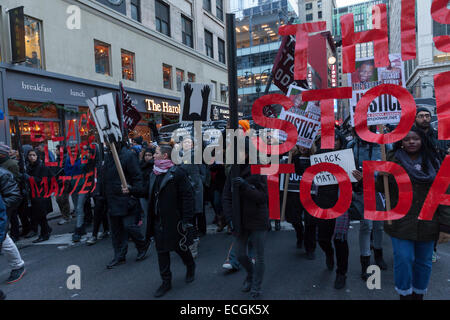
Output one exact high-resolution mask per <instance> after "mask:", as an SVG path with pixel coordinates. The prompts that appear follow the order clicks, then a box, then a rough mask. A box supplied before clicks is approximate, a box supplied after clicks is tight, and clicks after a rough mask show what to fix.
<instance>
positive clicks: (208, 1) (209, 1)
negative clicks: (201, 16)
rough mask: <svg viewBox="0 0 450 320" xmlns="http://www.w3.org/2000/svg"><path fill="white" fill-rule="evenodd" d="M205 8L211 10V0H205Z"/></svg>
mask: <svg viewBox="0 0 450 320" xmlns="http://www.w3.org/2000/svg"><path fill="white" fill-rule="evenodd" d="M203 9H205V10H206V11H208V12H211V0H203Z"/></svg>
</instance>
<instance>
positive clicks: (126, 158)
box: [104, 143, 150, 269]
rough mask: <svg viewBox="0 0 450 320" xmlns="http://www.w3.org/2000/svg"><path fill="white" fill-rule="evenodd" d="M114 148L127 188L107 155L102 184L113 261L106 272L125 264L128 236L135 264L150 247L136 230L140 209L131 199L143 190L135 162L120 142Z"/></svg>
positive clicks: (136, 162)
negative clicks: (109, 225)
mask: <svg viewBox="0 0 450 320" xmlns="http://www.w3.org/2000/svg"><path fill="white" fill-rule="evenodd" d="M116 149H117V150H118V151H117V152H118V154H119V159H120V163H121V166H122V169H123V173H124V175H125V179H126V181H127V184H128V186H127V188H124V186H122V184H121V181H120V177H119V172H118V170H117V168H116V165H115V163H114V159H113V155H112V153H111V152H108V154H107V155H106V158H105V172H104V174H105V175H104V183H105V195H106V206H107V208H108V216H109V218H110V222H111V236H112V243H113V247H114V258H113V259H112V260H111V262H110V263H109V264H108V265H107V268H108V269H112V268H113V267H115V266H118V265H121V264H124V263H125V261H126V254H127V250H128V237H131V239H132V240H133V242H134V244H135V246H136V249H137V251H138V254H137V257H136V261H142V260H144V259H145V257H146V254H147V250H148V247H149V246H150V243H149V242H146V241H145V238H144V235H143V234H142V233H141V230H140V228H139V225H138V222H139V220H140V219H141V218H140V214H141V208H140V205H139V201H138V199H137V198H136V197H134V196H133V194H134V193H138V194H142V193H143V187H144V186H143V180H142V172H141V169H140V168H139V162H138V159H137V157H136V156H135V155H134V154H133V151H131V150H128V149H127V147H126V146H125V145H124V144H122V143H116Z"/></svg>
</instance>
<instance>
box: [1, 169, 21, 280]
mask: <svg viewBox="0 0 450 320" xmlns="http://www.w3.org/2000/svg"><path fill="white" fill-rule="evenodd" d="M0 196H1V198H2V201H3V203H4V205H5V207H6V213H7V216H10V213H11V212H14V211H15V210H16V209H17V206H18V205H19V204H20V201H21V200H22V197H21V194H20V190H19V186H18V185H17V183H16V181H15V180H14V176H13V175H12V173H10V172H9V171H7V170H5V169H3V168H0ZM5 228H6V230H5V232H6V231H7V228H8V225H6V226H5ZM0 240H1V237H0ZM1 242H3V243H2V246H1V249H2V251H1V252H3V253H4V254H5V256H6V259H7V260H8V263H9V266H10V268H11V273H10V275H9V278H8V280H7V283H9V284H10V283H14V282H17V281H19V280H20V279H22V277H23V275H24V274H25V262H24V261H23V260H22V257H21V256H20V253H19V250H17V247H16V245H15V243H14V241H13V240H12V239H11V238H10V237H9V235H8V234H7V233H6V236H5V237H4V238H3V241H0V243H1Z"/></svg>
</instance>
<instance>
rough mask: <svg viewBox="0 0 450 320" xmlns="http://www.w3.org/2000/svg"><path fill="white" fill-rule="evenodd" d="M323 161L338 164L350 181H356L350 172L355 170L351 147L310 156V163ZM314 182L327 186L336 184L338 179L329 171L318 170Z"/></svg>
mask: <svg viewBox="0 0 450 320" xmlns="http://www.w3.org/2000/svg"><path fill="white" fill-rule="evenodd" d="M324 162H328V163H333V164H336V165H338V166H340V167H341V168H342V169H344V170H345V172H346V173H347V174H348V176H349V177H350V181H351V182H357V180H356V179H355V177H353V174H352V172H353V170H356V167H355V158H354V156H353V150H352V149H345V150H337V151H332V152H327V153H321V154H315V155H312V156H311V165H316V164H319V163H324ZM314 183H315V184H316V185H318V186H327V185H331V184H338V181H337V180H336V178H335V177H334V176H333V175H332V174H331V173H329V172H320V173H319V174H318V175H316V176H315V177H314Z"/></svg>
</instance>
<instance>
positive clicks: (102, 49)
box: [94, 40, 111, 76]
mask: <svg viewBox="0 0 450 320" xmlns="http://www.w3.org/2000/svg"><path fill="white" fill-rule="evenodd" d="M94 50H95V72H97V73H100V74H104V75H107V76H110V75H111V60H110V54H109V52H110V50H111V46H110V45H109V44H107V43H104V42H101V41H97V40H94Z"/></svg>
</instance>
